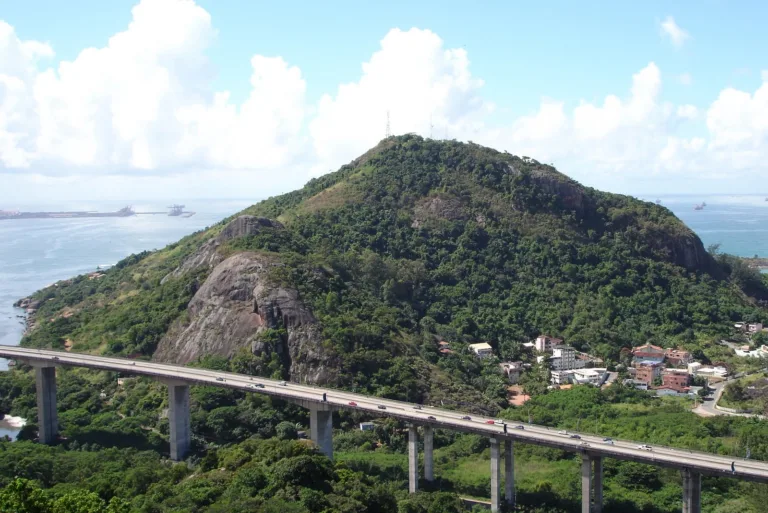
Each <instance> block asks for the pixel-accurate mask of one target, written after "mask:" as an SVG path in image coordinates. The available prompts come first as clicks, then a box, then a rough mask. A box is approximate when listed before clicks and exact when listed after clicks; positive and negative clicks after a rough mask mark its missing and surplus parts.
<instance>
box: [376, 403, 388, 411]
mask: <svg viewBox="0 0 768 513" xmlns="http://www.w3.org/2000/svg"><path fill="white" fill-rule="evenodd" d="M378 408H379V409H380V410H386V409H387V407H386V406H384V405H383V404H380V405H379V406H378Z"/></svg>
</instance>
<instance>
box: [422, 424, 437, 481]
mask: <svg viewBox="0 0 768 513" xmlns="http://www.w3.org/2000/svg"><path fill="white" fill-rule="evenodd" d="M434 440H435V432H434V430H433V429H432V427H431V426H424V479H426V480H427V481H429V482H430V483H431V482H432V481H434V480H435V470H434V459H433V455H432V451H433V447H434Z"/></svg>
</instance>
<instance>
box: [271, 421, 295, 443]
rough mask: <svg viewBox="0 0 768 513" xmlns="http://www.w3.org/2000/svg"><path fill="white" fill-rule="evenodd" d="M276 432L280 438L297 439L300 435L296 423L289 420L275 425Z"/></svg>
mask: <svg viewBox="0 0 768 513" xmlns="http://www.w3.org/2000/svg"><path fill="white" fill-rule="evenodd" d="M275 432H276V433H277V438H279V439H280V440H296V439H297V438H298V437H299V435H298V431H297V430H296V425H295V424H292V423H291V422H287V421H283V422H281V423H280V424H278V425H277V426H276V427H275Z"/></svg>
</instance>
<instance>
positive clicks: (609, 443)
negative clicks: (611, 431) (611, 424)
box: [603, 438, 613, 445]
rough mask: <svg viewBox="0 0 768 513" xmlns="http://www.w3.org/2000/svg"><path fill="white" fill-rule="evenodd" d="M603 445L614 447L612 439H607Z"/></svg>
mask: <svg viewBox="0 0 768 513" xmlns="http://www.w3.org/2000/svg"><path fill="white" fill-rule="evenodd" d="M603 443H604V444H608V445H613V440H611V439H610V438H606V439H605V440H603Z"/></svg>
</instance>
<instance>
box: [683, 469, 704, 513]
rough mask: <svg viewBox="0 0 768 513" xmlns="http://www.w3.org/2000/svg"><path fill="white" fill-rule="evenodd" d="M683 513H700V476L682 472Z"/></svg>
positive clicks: (685, 471) (690, 471)
mask: <svg viewBox="0 0 768 513" xmlns="http://www.w3.org/2000/svg"><path fill="white" fill-rule="evenodd" d="M683 513H701V474H699V473H698V472H694V471H692V470H684V471H683Z"/></svg>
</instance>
